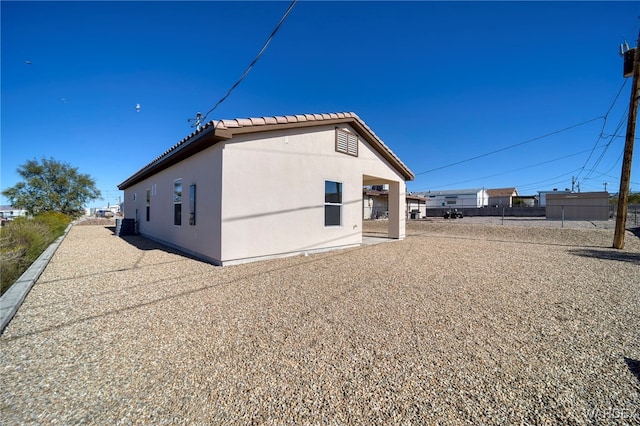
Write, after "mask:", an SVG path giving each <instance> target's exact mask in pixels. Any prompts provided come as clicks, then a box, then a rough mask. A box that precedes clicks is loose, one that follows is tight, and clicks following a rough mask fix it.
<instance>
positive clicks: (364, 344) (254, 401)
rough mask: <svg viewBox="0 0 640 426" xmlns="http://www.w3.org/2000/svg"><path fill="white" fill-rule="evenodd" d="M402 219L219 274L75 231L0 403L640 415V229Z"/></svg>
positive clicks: (19, 332)
mask: <svg viewBox="0 0 640 426" xmlns="http://www.w3.org/2000/svg"><path fill="white" fill-rule="evenodd" d="M384 226H385V225H384V224H383V223H368V224H367V228H366V229H367V231H368V232H372V233H376V232H381V230H382V229H383V228H382V227H384ZM407 233H408V237H407V238H406V239H405V240H404V241H400V242H392V243H387V244H379V245H374V246H367V247H361V248H356V249H350V250H343V251H335V252H329V253H323V254H316V255H311V256H309V257H302V256H300V257H292V258H286V259H278V260H272V261H265V262H259V263H253V264H246V265H239V266H233V267H226V268H219V267H214V266H211V265H208V264H204V263H201V262H198V261H195V260H192V259H189V258H187V257H184V256H180V255H179V254H176V253H173V252H171V251H167V250H166V249H163V248H162V247H161V246H158V245H156V244H154V243H151V242H149V241H147V240H144V239H142V238H139V237H127V239H126V240H124V239H119V238H117V237H115V236H113V235H112V234H111V232H110V231H109V230H108V229H106V228H104V227H96V226H93V227H92V226H87V227H74V228H73V229H72V230H71V232H70V233H69V235H68V236H67V238H66V239H65V241H64V242H63V244H62V245H61V247H60V248H59V250H58V252H57V253H56V255H55V257H54V259H53V261H52V263H51V264H50V265H49V267H48V268H47V269H46V271H45V272H44V274H43V275H42V276H41V278H40V279H39V281H38V283H37V284H36V286H35V287H34V288H33V290H32V292H31V294H30V295H29V297H28V298H27V300H26V302H25V304H24V305H23V307H22V308H21V309H20V311H19V313H18V315H17V316H16V318H15V319H14V320H13V322H12V323H11V324H10V325H9V327H8V328H7V330H6V331H5V333H4V335H3V336H2V338H1V339H0V345H1V347H2V351H1V354H0V361H1V365H2V366H3V367H2V368H3V371H2V374H1V376H0V380H1V382H2V383H1V385H2V388H3V389H4V391H3V392H2V396H1V397H0V398H1V399H0V404H1V405H0V415H1V416H2V418H3V419H4V421H5V422H6V423H7V424H17V423H36V422H39V423H50V422H53V421H54V420H55V421H57V422H59V423H63V424H66V423H74V424H75V423H100V424H129V423H136V424H149V423H153V424H174V423H176V424H221V423H222V424H228V423H232V424H246V423H267V424H326V423H331V424H342V423H344V424H397V423H401V424H425V423H426V424H429V423H439V424H446V423H451V424H482V423H485V424H487V423H490V424H505V423H506V424H514V423H524V424H528V423H533V424H547V423H549V424H558V423H562V424H584V423H593V424H603V423H604V424H607V423H609V424H620V423H623V424H624V423H628V424H630V423H637V422H638V421H640V372H639V371H638V364H637V363H638V360H640V341H639V339H638V332H637V323H638V317H639V316H640V302H639V300H638V297H637V295H638V294H639V292H640V280H638V276H640V240H639V239H638V238H637V237H635V236H633V235H632V234H630V233H629V234H628V235H627V244H626V249H625V250H624V251H616V250H613V249H610V248H609V247H610V245H611V241H612V231H610V230H602V229H548V228H531V227H500V226H494V225H477V224H471V223H469V222H457V223H447V222H443V221H433V222H419V223H416V222H410V223H409V224H408V232H407ZM127 241H128V242H129V243H128V242H127ZM104 247H109V250H108V253H109V254H108V255H100V256H96V253H97V252H100V250H101V248H104ZM103 253H104V252H103Z"/></svg>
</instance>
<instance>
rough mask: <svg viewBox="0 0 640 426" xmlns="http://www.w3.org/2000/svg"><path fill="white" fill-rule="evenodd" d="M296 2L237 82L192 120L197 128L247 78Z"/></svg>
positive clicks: (294, 0)
mask: <svg viewBox="0 0 640 426" xmlns="http://www.w3.org/2000/svg"><path fill="white" fill-rule="evenodd" d="M297 2H298V0H293V1H292V2H291V4H289V7H288V8H287V10H286V12H285V13H284V15H283V16H282V18H281V19H280V22H278V25H276V27H275V28H274V29H273V31H271V34H270V35H269V37H268V38H267V41H265V43H264V45H263V46H262V49H260V51H259V52H258V54H257V55H256V57H255V58H254V59H253V61H251V63H250V64H249V66H248V67H247V69H245V70H244V72H243V73H242V75H241V76H240V78H239V79H238V81H236V82H235V83H234V84H233V86H231V88H230V89H229V90H228V91H227V93H226V94H225V95H224V96H223V97H222V98H220V100H219V101H218V102H217V103H216V104H215V105H214V106H213V107H212V108H211V109H210V110H209V111H207V113H206V114H205V115H204V116H202V115H201V114H200V113H198V115H197V116H196V120H194V121H196V123H197V125H198V126H199V125H200V120H202V121H206V119H207V117H208V116H209V114H211V113H212V112H213V110H215V109H216V108H217V107H218V106H219V105H220V104H221V103H222V102H224V101H225V99H227V98H228V97H229V95H231V92H233V91H234V90H235V88H236V87H238V86H239V85H240V83H242V80H244V78H245V77H246V76H247V74H249V71H251V68H253V66H254V65H255V64H256V63H257V62H258V60H259V59H260V57H261V56H262V54H263V53H264V52H265V50H267V46H269V43H271V40H272V39H273V37H274V36H275V35H276V33H277V32H278V30H279V29H280V27H281V26H282V24H283V23H284V21H285V20H286V19H287V17H288V16H289V14H290V13H291V11H292V10H293V7H294V6H295V5H296V3H297ZM191 120H193V119H191Z"/></svg>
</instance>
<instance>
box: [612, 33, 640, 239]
mask: <svg viewBox="0 0 640 426" xmlns="http://www.w3.org/2000/svg"><path fill="white" fill-rule="evenodd" d="M636 46H640V34H638V43H637V44H636ZM624 54H625V65H626V66H625V73H624V74H625V77H627V76H628V69H629V66H630V64H629V63H628V62H629V61H631V62H632V64H633V84H632V86H631V101H630V104H629V118H628V119H627V136H626V139H625V143H624V157H623V159H622V174H621V176H620V191H619V192H618V212H617V214H616V231H615V234H614V235H613V247H614V248H617V249H623V248H624V233H625V229H626V226H627V204H628V202H629V184H630V181H631V160H632V157H633V141H634V139H635V137H636V117H637V115H638V95H639V90H638V89H640V86H639V84H640V78H639V77H640V53H638V47H635V48H633V49H630V50H628V51H627V52H625V53H624ZM629 56H630V57H629Z"/></svg>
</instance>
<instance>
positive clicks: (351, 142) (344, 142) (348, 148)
mask: <svg viewBox="0 0 640 426" xmlns="http://www.w3.org/2000/svg"><path fill="white" fill-rule="evenodd" d="M336 151H337V152H341V153H343V154H348V155H353V156H354V157H357V156H358V136H357V135H355V134H353V133H349V132H347V131H346V130H341V129H336Z"/></svg>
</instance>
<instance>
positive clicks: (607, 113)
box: [576, 78, 627, 180]
mask: <svg viewBox="0 0 640 426" xmlns="http://www.w3.org/2000/svg"><path fill="white" fill-rule="evenodd" d="M626 84H627V79H626V78H625V79H623V80H622V85H621V86H620V89H619V90H618V93H617V94H616V96H615V98H614V99H613V102H612V103H611V106H610V107H609V109H608V110H607V112H606V113H605V114H604V120H603V121H602V129H601V130H600V134H599V135H598V139H596V143H595V144H593V149H592V150H591V154H589V157H587V160H586V161H585V162H584V164H583V165H582V169H581V170H580V171H579V172H578V175H577V176H576V180H577V179H578V178H579V177H580V173H582V172H583V171H584V168H585V167H587V164H588V163H589V160H591V156H592V155H593V152H594V151H595V149H596V146H598V144H599V143H600V140H601V139H602V138H603V137H604V129H605V127H606V125H607V119H608V118H609V113H610V112H611V110H612V109H613V107H614V106H615V104H616V102H617V101H618V98H620V94H621V93H622V90H623V89H624V86H626ZM609 143H611V142H609Z"/></svg>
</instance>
